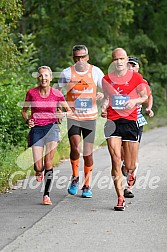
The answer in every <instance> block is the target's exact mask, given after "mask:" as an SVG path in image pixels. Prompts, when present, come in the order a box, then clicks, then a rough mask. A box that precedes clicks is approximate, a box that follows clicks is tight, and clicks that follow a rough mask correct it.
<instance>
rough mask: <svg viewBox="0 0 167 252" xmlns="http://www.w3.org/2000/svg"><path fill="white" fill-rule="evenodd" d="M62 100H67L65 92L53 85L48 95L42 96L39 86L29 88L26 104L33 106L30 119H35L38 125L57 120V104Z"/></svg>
mask: <svg viewBox="0 0 167 252" xmlns="http://www.w3.org/2000/svg"><path fill="white" fill-rule="evenodd" d="M62 101H65V98H64V96H63V94H62V93H61V92H60V91H59V90H58V89H55V88H52V87H50V93H49V95H48V96H47V97H42V96H41V95H40V92H39V87H35V88H31V89H29V90H28V92H27V94H26V98H25V102H26V106H31V116H30V119H33V120H34V123H35V125H38V126H44V125H47V124H50V123H55V122H57V118H56V111H57V106H58V103H59V102H62Z"/></svg>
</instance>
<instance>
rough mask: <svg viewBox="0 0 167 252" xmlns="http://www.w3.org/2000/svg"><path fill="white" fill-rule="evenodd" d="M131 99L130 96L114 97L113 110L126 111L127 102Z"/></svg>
mask: <svg viewBox="0 0 167 252" xmlns="http://www.w3.org/2000/svg"><path fill="white" fill-rule="evenodd" d="M129 99H130V97H129V96H128V95H125V96H123V95H113V96H112V108H113V109H125V102H126V101H128V100H129Z"/></svg>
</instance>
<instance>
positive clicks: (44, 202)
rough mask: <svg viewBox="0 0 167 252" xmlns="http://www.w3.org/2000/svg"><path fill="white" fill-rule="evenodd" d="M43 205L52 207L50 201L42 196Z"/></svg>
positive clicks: (45, 196) (47, 197)
mask: <svg viewBox="0 0 167 252" xmlns="http://www.w3.org/2000/svg"><path fill="white" fill-rule="evenodd" d="M43 205H52V201H51V199H50V197H49V196H48V195H44V196H43Z"/></svg>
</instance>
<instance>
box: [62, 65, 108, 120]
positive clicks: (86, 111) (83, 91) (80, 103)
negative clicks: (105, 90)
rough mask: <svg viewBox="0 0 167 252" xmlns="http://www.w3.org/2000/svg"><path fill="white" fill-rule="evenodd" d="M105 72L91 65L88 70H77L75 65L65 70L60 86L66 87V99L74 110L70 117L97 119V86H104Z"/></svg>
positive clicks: (75, 118)
mask: <svg viewBox="0 0 167 252" xmlns="http://www.w3.org/2000/svg"><path fill="white" fill-rule="evenodd" d="M103 76H104V74H103V72H102V71H101V70H100V68H98V67H96V66H93V65H89V69H88V71H86V72H76V70H75V66H70V67H68V68H66V69H64V70H63V72H62V73H61V76H60V79H59V82H58V83H59V87H60V88H63V87H66V90H67V97H66V100H67V102H68V104H69V106H70V107H71V109H72V110H73V114H72V115H71V116H70V119H74V120H78V121H84V120H95V119H96V118H97V115H98V110H97V105H96V93H97V86H98V87H100V88H102V78H103Z"/></svg>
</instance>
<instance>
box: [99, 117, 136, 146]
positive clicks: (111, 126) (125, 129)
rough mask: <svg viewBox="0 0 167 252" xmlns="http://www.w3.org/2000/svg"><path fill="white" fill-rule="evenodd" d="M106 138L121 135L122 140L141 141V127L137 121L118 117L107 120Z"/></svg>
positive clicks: (105, 126)
mask: <svg viewBox="0 0 167 252" xmlns="http://www.w3.org/2000/svg"><path fill="white" fill-rule="evenodd" d="M104 135H105V138H106V139H107V138H110V137H119V138H121V139H122V141H131V142H138V141H139V127H138V124H137V122H136V121H132V120H126V119H123V118H121V119H118V120H114V121H112V120H107V122H106V123H105V125H104Z"/></svg>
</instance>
